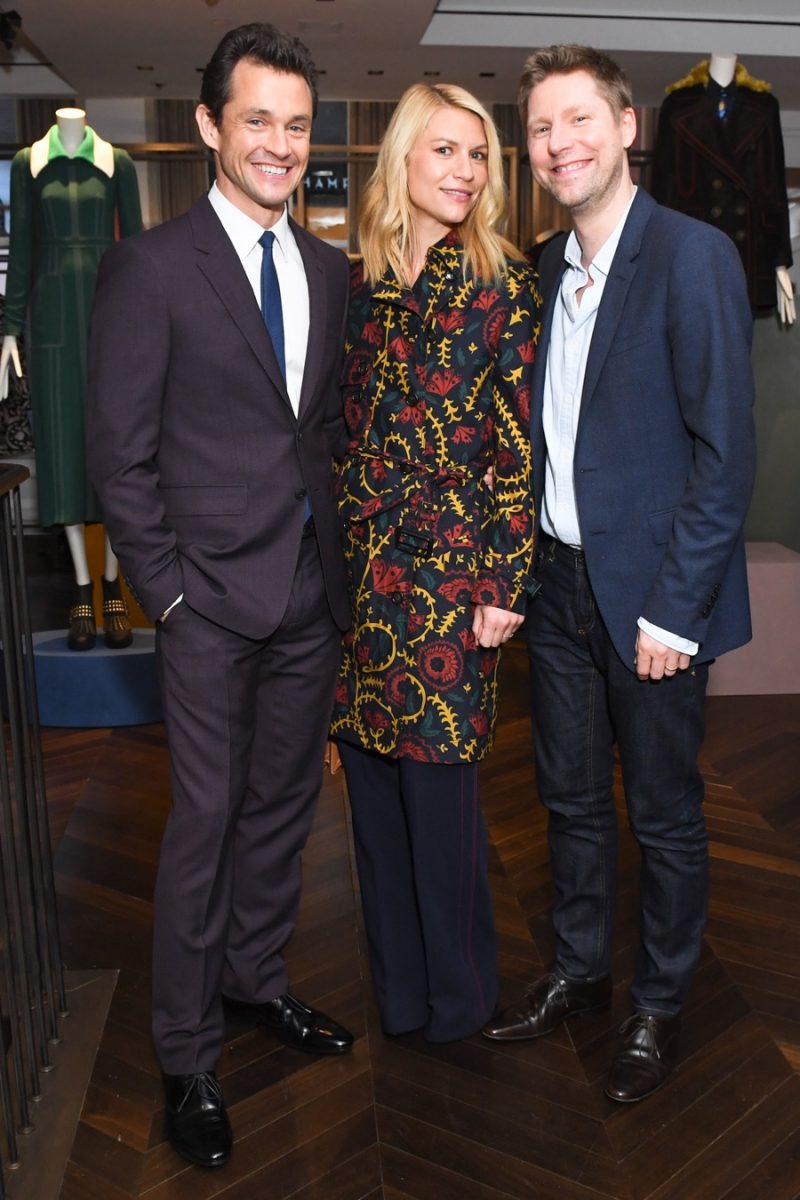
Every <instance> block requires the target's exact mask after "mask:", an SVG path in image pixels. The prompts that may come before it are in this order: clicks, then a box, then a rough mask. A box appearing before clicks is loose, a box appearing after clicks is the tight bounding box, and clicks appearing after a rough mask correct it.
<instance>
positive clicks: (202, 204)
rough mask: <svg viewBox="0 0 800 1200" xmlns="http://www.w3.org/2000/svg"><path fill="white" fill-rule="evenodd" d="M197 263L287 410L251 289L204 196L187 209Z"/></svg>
mask: <svg viewBox="0 0 800 1200" xmlns="http://www.w3.org/2000/svg"><path fill="white" fill-rule="evenodd" d="M189 218H190V221H191V224H192V231H193V234H194V244H195V248H196V250H197V252H198V253H197V265H198V267H199V268H200V270H201V271H202V272H203V274H204V275H205V277H206V279H207V280H208V282H209V284H210V285H211V287H212V288H213V289H214V291H215V292H216V294H217V296H218V297H219V299H220V300H221V302H222V303H223V304H224V305H225V307H226V308H227V310H228V312H229V313H230V315H231V317H232V318H233V320H234V321H235V322H236V324H237V325H238V327H239V329H240V330H241V333H242V336H243V337H244V338H245V340H246V341H247V343H248V344H249V346H250V348H251V350H252V351H253V353H254V354H255V356H256V358H257V359H258V361H259V363H260V364H261V366H262V367H263V369H264V371H265V372H266V373H267V375H268V376H269V378H270V381H271V382H272V383H273V384H274V386H275V388H276V390H277V391H278V392H279V393H280V395H281V397H282V399H283V400H284V401H285V402H286V404H287V405H288V406H289V409H290V410H291V403H290V401H289V395H288V393H287V391H286V381H285V380H284V378H283V373H282V372H281V369H280V367H279V366H278V361H277V359H276V358H275V352H274V350H273V349H272V342H271V341H270V337H269V334H268V333H267V329H266V326H265V325H264V321H263V318H262V316H261V312H260V310H259V307H258V304H257V303H256V300H255V297H254V296H253V289H252V288H251V287H250V284H249V282H248V279H247V276H246V275H245V272H244V268H243V266H242V264H241V262H240V261H239V258H238V257H237V254H236V251H235V250H234V248H233V245H232V244H231V241H230V238H229V237H228V235H227V234H226V233H225V230H224V228H223V226H222V222H221V221H220V220H219V217H218V216H217V214H216V213H215V212H214V209H213V208H212V206H211V204H210V202H209V200H208V197H206V196H204V197H203V198H202V200H199V201H198V202H197V204H195V205H194V207H193V208H192V209H190V211H189Z"/></svg>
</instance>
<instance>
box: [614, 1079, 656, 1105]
mask: <svg viewBox="0 0 800 1200" xmlns="http://www.w3.org/2000/svg"><path fill="white" fill-rule="evenodd" d="M667 1078H669V1076H667ZM666 1082H667V1079H662V1080H661V1083H657V1084H656V1086H655V1087H654V1088H650V1091H649V1092H642V1094H641V1096H615V1095H614V1093H613V1092H609V1090H608V1088H603V1095H604V1096H606V1097H607V1098H608V1099H609V1100H613V1101H614V1103H615V1104H638V1103H639V1101H640V1100H646V1099H647V1097H648V1096H654V1095H655V1093H656V1092H658V1091H660V1090H661V1088H662V1087H663V1086H664V1084H665V1083H666Z"/></svg>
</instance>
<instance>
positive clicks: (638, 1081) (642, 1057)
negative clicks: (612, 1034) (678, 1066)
mask: <svg viewBox="0 0 800 1200" xmlns="http://www.w3.org/2000/svg"><path fill="white" fill-rule="evenodd" d="M680 1028H681V1019H680V1017H679V1016H675V1017H654V1016H651V1015H650V1014H649V1013H634V1014H633V1016H632V1017H629V1018H628V1020H627V1021H626V1022H625V1023H624V1024H623V1025H622V1026H621V1027H620V1033H621V1034H622V1044H621V1045H620V1048H619V1050H618V1051H617V1053H616V1055H615V1057H614V1061H613V1062H612V1064H611V1070H610V1071H609V1073H608V1083H607V1085H606V1095H607V1096H608V1098H609V1099H610V1100H618V1101H619V1102H620V1104H632V1103H634V1101H636V1100H644V1098H645V1096H650V1095H652V1093H653V1092H655V1091H656V1090H657V1089H658V1088H660V1087H661V1085H662V1083H663V1082H664V1080H665V1079H666V1078H667V1076H668V1075H669V1073H670V1071H671V1070H672V1068H673V1067H674V1066H675V1063H676V1061H677V1057H678V1034H679V1033H680Z"/></svg>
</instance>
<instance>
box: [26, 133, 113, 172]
mask: <svg viewBox="0 0 800 1200" xmlns="http://www.w3.org/2000/svg"><path fill="white" fill-rule="evenodd" d="M72 157H73V158H82V159H84V160H85V161H86V162H90V163H91V164H92V166H94V167H96V168H97V170H98V171H102V172H103V174H104V175H107V176H108V177H109V179H112V178H113V176H114V147H113V146H112V145H111V143H110V142H106V141H104V140H103V138H101V137H100V136H99V135H98V134H96V133H95V131H94V130H93V129H92V128H91V126H89V125H87V126H86V130H85V132H84V135H83V141H82V142H81V144H80V146H79V147H78V149H77V150H76V152H75V154H74V155H73V156H72ZM54 158H69V155H68V154H67V152H66V150H65V149H64V146H63V144H62V142H61V134H60V133H59V129H58V126H57V125H51V126H50V128H49V129H48V131H47V133H46V134H45V135H44V137H41V138H39V140H38V142H34V143H33V145H32V146H31V159H30V167H31V175H32V176H33V178H34V179H35V178H36V176H37V175H38V174H39V173H40V171H42V170H43V169H44V168H45V167H46V166H47V164H48V163H49V162H52V160H53V159H54Z"/></svg>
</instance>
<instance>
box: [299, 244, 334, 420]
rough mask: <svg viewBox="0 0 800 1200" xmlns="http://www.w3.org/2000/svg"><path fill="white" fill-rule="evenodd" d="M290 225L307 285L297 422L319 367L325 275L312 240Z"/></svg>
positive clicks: (323, 329)
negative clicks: (302, 361) (304, 343)
mask: <svg viewBox="0 0 800 1200" xmlns="http://www.w3.org/2000/svg"><path fill="white" fill-rule="evenodd" d="M291 226H292V233H293V234H294V236H295V241H296V242H297V248H298V250H299V251H300V257H301V258H302V260H303V266H304V267H305V269H306V283H307V284H308V310H309V323H308V345H307V347H306V362H305V367H304V369H303V385H302V387H301V389H300V405H299V409H298V413H297V416H298V419H299V418H301V417H302V416H303V413H304V412H305V411H306V409H307V408H308V405H309V403H310V400H311V397H312V396H313V395H314V392H315V390H316V387H317V382H318V380H319V373H320V369H321V367H322V354H323V349H324V346H323V343H324V339H325V329H326V324H327V294H326V288H325V272H324V270H323V267H322V263H321V262H320V259H319V254H318V252H317V247H316V238H314V237H313V236H312V235H311V234H310V233H306V231H305V229H303V228H301V226H299V225H298V224H297V223H296V222H295V221H291Z"/></svg>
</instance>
